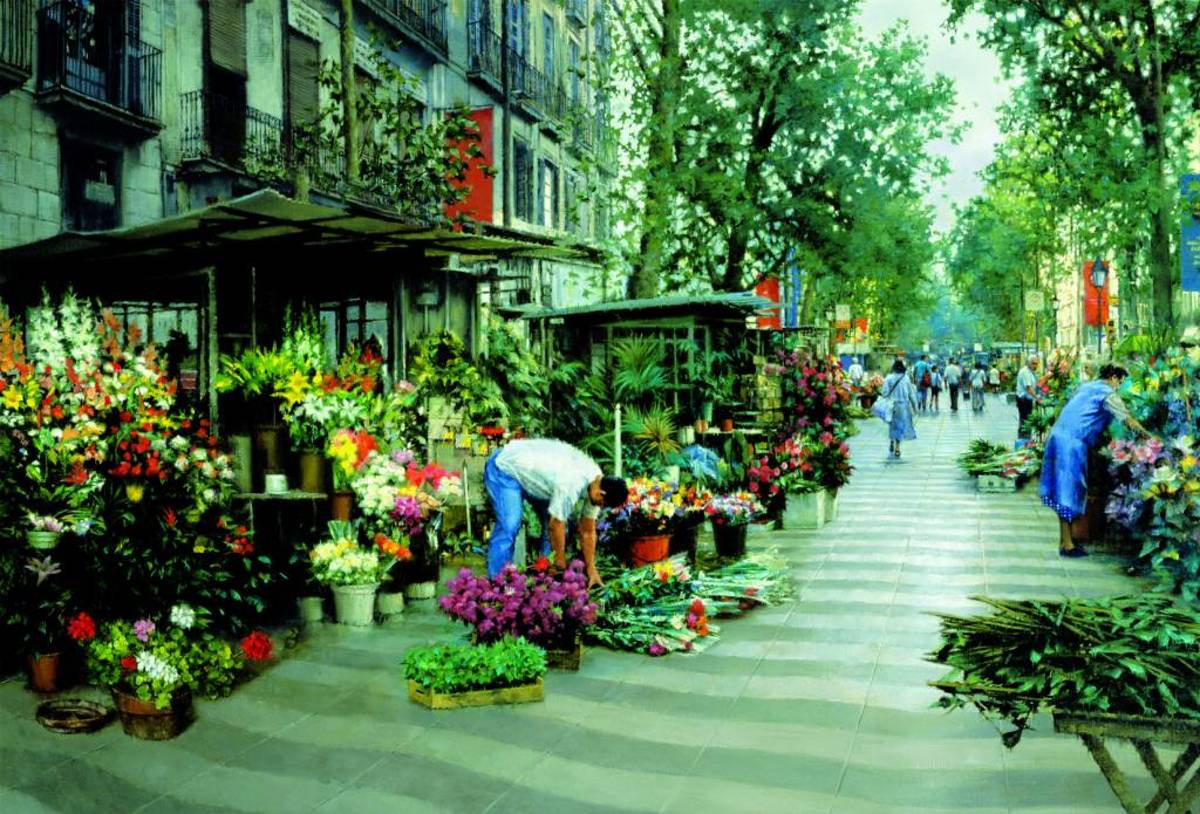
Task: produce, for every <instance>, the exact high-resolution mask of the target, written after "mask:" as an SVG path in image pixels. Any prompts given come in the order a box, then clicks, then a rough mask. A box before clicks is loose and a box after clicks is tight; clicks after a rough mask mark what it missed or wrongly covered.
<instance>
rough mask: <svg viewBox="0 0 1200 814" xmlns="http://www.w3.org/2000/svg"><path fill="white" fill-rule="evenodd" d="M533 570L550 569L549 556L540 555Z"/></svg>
mask: <svg viewBox="0 0 1200 814" xmlns="http://www.w3.org/2000/svg"><path fill="white" fill-rule="evenodd" d="M533 570H534V571H542V572H544V571H549V570H550V560H549V558H547V557H538V558H537V562H535V563H534V564H533Z"/></svg>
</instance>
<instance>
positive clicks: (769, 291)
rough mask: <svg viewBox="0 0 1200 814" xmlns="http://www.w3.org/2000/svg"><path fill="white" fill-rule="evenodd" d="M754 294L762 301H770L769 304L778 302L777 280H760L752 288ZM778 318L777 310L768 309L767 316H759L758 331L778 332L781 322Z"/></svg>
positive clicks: (770, 278) (781, 325)
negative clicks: (772, 330)
mask: <svg viewBox="0 0 1200 814" xmlns="http://www.w3.org/2000/svg"><path fill="white" fill-rule="evenodd" d="M754 293H755V294H757V295H758V296H760V297H762V298H763V299H767V300H770V301H771V302H775V303H777V302H779V278H778V277H766V278H764V279H762V280H760V281H759V283H758V285H756V286H754ZM780 316H781V314H780V309H779V308H770V309H768V314H767V316H760V317H759V318H758V327H759V329H760V330H771V329H775V330H778V329H779V328H782V327H783V322H782V321H781V320H780Z"/></svg>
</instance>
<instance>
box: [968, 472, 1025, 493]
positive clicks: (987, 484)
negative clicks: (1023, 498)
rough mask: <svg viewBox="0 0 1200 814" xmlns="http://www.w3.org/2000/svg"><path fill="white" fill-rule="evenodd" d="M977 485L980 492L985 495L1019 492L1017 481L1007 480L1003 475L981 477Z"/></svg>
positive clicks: (1013, 479) (1014, 479)
mask: <svg viewBox="0 0 1200 814" xmlns="http://www.w3.org/2000/svg"><path fill="white" fill-rule="evenodd" d="M977 485H978V487H979V491H980V492H983V493H984V494H995V493H998V492H1015V491H1017V479H1016V478H1006V477H1004V476H1003V475H980V476H979V478H978V481H977Z"/></svg>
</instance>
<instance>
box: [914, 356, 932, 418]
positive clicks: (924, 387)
mask: <svg viewBox="0 0 1200 814" xmlns="http://www.w3.org/2000/svg"><path fill="white" fill-rule="evenodd" d="M913 380H914V381H915V382H916V384H917V410H918V411H919V412H922V413H923V412H925V410H926V408H927V407H928V406H929V387H930V385H931V384H932V383H933V377H932V376H931V375H930V367H929V357H928V356H922V357H921V358H920V359H918V360H917V363H916V364H915V365H913Z"/></svg>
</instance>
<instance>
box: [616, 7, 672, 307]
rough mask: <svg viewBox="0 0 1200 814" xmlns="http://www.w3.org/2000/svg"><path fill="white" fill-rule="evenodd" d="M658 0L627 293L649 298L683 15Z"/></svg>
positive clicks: (667, 210)
mask: <svg viewBox="0 0 1200 814" xmlns="http://www.w3.org/2000/svg"><path fill="white" fill-rule="evenodd" d="M661 2H662V39H661V40H660V41H659V53H658V64H657V65H656V66H655V71H654V75H653V76H652V77H650V122H649V125H650V134H649V145H648V150H647V153H648V155H647V163H648V166H649V172H648V173H647V176H646V190H645V197H646V203H645V205H644V207H643V209H642V237H641V242H640V247H639V248H640V251H639V253H638V257H637V258H636V260H635V265H634V269H633V274H632V275H631V276H630V278H629V296H630V297H631V298H634V299H641V298H645V297H654V296H657V295H658V293H659V285H660V278H661V275H662V266H663V258H664V256H665V254H666V246H667V233H668V230H669V228H670V220H671V204H672V201H673V199H674V191H675V190H674V186H673V184H672V183H671V178H672V174H673V171H674V163H675V152H674V145H675V138H674V132H675V113H676V110H677V109H678V107H679V84H680V77H679V63H680V57H679V38H680V29H681V27H682V14H681V11H680V7H679V0H661Z"/></svg>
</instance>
